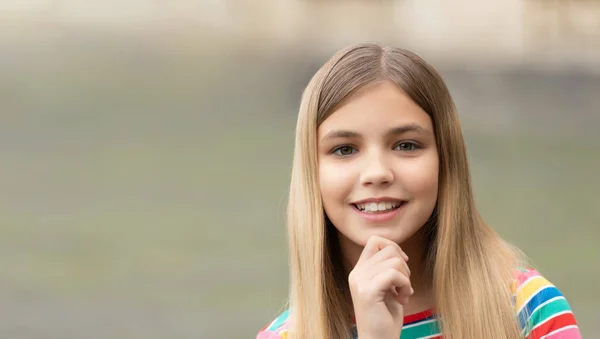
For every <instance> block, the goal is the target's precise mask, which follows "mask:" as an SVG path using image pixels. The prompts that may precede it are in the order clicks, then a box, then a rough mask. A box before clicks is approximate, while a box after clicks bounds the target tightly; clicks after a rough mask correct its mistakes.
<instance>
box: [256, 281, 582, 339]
mask: <svg viewBox="0 0 600 339" xmlns="http://www.w3.org/2000/svg"><path fill="white" fill-rule="evenodd" d="M512 292H513V296H514V299H513V300H514V302H515V308H516V311H517V315H518V321H519V324H520V327H521V329H522V331H523V338H525V339H581V333H580V332H579V328H578V327H577V322H576V320H575V317H574V315H573V312H572V310H571V307H570V306H569V303H568V302H567V300H566V299H565V297H564V296H563V295H562V293H561V292H560V291H559V290H558V289H557V288H556V286H554V285H553V284H552V283H551V282H549V281H548V280H547V279H546V278H544V277H543V276H542V275H540V273H539V272H537V271H536V270H533V269H527V270H525V269H524V270H520V271H519V272H518V274H517V277H516V279H515V282H514V284H513V286H512ZM288 325H289V310H286V311H285V312H283V313H281V314H280V315H279V316H278V317H277V318H276V319H275V320H273V321H272V322H271V323H269V324H268V325H267V326H265V327H264V328H262V329H261V330H260V331H259V332H258V335H257V336H256V339H287V334H288ZM353 335H354V338H356V331H355V329H354V328H353ZM441 338H442V333H441V332H440V328H439V325H438V320H437V317H436V315H435V314H434V313H433V312H432V311H431V310H427V311H424V312H420V313H416V314H411V315H407V316H405V317H404V326H403V327H402V339H441Z"/></svg>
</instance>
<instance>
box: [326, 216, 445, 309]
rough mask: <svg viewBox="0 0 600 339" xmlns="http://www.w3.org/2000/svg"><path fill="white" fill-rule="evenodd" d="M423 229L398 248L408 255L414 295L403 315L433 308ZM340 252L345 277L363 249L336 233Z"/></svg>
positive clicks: (430, 278)
mask: <svg viewBox="0 0 600 339" xmlns="http://www.w3.org/2000/svg"><path fill="white" fill-rule="evenodd" d="M423 229H425V227H423V228H422V229H421V230H419V231H418V232H417V233H415V234H414V235H413V236H412V237H411V238H409V239H407V240H406V241H404V242H402V243H401V244H399V245H400V248H402V250H403V251H404V252H405V253H406V255H408V258H409V260H408V267H409V269H410V272H411V276H410V280H411V285H412V288H413V289H414V294H413V295H412V296H411V298H410V301H409V303H408V304H407V305H405V306H404V314H405V315H409V314H414V313H418V312H422V311H425V310H428V309H431V308H433V307H434V300H433V288H432V277H431V274H430V273H429V272H428V267H427V258H426V254H427V249H426V246H427V241H426V237H425V234H424V231H423ZM338 239H339V244H340V250H341V254H342V259H343V263H344V273H345V276H346V277H347V276H348V274H349V273H350V271H352V269H354V266H355V265H356V263H357V262H358V258H359V257H360V254H361V253H362V250H363V247H362V246H360V245H358V244H356V243H354V242H352V241H351V240H350V239H348V238H346V237H345V236H344V235H342V234H341V233H338Z"/></svg>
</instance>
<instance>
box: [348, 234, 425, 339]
mask: <svg viewBox="0 0 600 339" xmlns="http://www.w3.org/2000/svg"><path fill="white" fill-rule="evenodd" d="M406 261H408V256H407V255H406V254H405V253H404V252H403V251H402V250H401V249H400V246H398V244H396V243H394V242H393V241H391V240H388V239H385V238H382V237H378V236H372V237H371V238H369V240H368V241H367V244H366V246H365V248H364V249H363V251H362V253H361V255H360V258H359V259H358V262H357V263H356V266H355V267H354V269H353V270H352V272H350V274H349V276H348V283H349V285H350V294H351V296H352V303H353V305H354V314H355V318H356V329H357V331H358V337H359V338H360V339H398V338H400V332H401V331H402V323H403V320H404V310H403V305H406V303H408V298H409V296H411V295H412V294H413V292H414V291H413V289H412V287H411V285H410V280H409V277H410V270H409V269H408V265H407V264H406Z"/></svg>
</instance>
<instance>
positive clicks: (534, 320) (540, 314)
mask: <svg viewBox="0 0 600 339" xmlns="http://www.w3.org/2000/svg"><path fill="white" fill-rule="evenodd" d="M570 310H571V307H569V303H568V302H567V300H566V299H564V298H560V299H557V300H554V301H552V302H550V303H548V304H546V305H544V306H542V307H540V308H538V309H537V310H535V311H533V313H532V314H531V316H530V317H529V322H528V324H527V330H526V331H527V333H529V331H531V329H532V328H533V327H535V326H536V325H537V324H539V323H542V322H544V321H545V320H546V319H548V318H550V317H552V316H553V315H555V314H556V313H559V312H565V311H570Z"/></svg>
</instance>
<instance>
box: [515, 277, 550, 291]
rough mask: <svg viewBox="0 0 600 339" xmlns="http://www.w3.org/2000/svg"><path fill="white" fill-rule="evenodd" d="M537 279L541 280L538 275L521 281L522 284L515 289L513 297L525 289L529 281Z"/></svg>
mask: <svg viewBox="0 0 600 339" xmlns="http://www.w3.org/2000/svg"><path fill="white" fill-rule="evenodd" d="M537 278H543V277H542V276H540V275H534V276H533V277H529V278H527V280H525V281H523V283H522V284H521V285H520V286H519V288H517V291H516V292H515V295H517V294H519V292H520V291H521V290H522V289H523V287H525V286H526V285H527V284H528V283H529V282H530V281H532V280H534V279H537Z"/></svg>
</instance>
